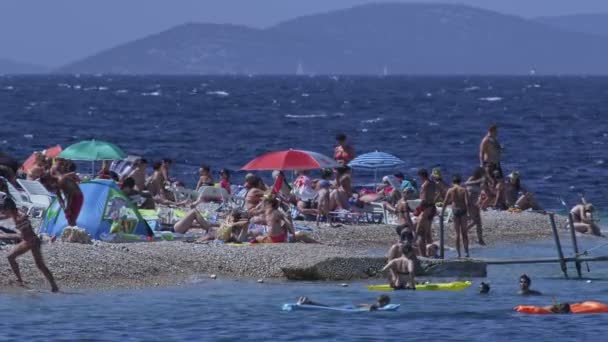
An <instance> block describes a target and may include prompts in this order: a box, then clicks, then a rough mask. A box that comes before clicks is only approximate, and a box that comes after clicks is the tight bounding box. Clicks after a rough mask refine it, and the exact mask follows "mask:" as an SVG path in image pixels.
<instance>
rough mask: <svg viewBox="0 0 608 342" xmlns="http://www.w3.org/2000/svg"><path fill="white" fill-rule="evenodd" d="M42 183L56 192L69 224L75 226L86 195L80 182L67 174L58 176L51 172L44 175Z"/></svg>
mask: <svg viewBox="0 0 608 342" xmlns="http://www.w3.org/2000/svg"><path fill="white" fill-rule="evenodd" d="M41 183H42V184H44V185H45V186H46V187H48V188H49V190H51V191H53V192H55V194H56V195H57V202H59V205H60V206H61V208H62V209H63V212H64V214H65V218H66V220H67V221H68V226H70V227H75V226H76V220H78V216H79V215H80V209H82V204H83V203H84V196H83V194H82V191H80V187H79V186H78V183H76V182H75V181H74V180H73V179H72V178H71V177H68V176H67V175H66V176H62V177H59V178H58V177H54V176H52V175H50V174H47V175H44V176H43V178H42V179H41Z"/></svg>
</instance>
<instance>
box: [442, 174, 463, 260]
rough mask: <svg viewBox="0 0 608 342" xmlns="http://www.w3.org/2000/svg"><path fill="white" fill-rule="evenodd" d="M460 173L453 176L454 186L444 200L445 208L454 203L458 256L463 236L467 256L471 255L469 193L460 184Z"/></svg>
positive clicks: (453, 214)
mask: <svg viewBox="0 0 608 342" xmlns="http://www.w3.org/2000/svg"><path fill="white" fill-rule="evenodd" d="M460 182H461V179H460V175H454V177H452V184H453V186H452V187H451V188H450V189H449V190H448V192H447V194H446V195H445V200H444V201H443V208H444V209H443V210H445V208H446V206H448V205H450V204H451V205H452V216H453V222H454V231H455V232H456V251H457V252H458V257H459V258H460V257H461V256H462V255H461V254H460V239H461V238H462V244H463V246H464V255H465V257H466V258H468V257H469V233H468V230H467V214H468V208H469V195H468V193H467V190H466V189H465V188H463V187H462V186H460Z"/></svg>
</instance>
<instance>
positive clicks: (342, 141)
mask: <svg viewBox="0 0 608 342" xmlns="http://www.w3.org/2000/svg"><path fill="white" fill-rule="evenodd" d="M336 142H337V143H338V144H337V146H336V147H335V148H334V159H335V160H336V162H338V164H340V165H346V164H348V163H349V162H350V161H351V160H353V159H355V149H354V148H353V147H352V145H350V144H349V143H348V142H347V140H346V135H345V134H344V133H339V134H337V135H336Z"/></svg>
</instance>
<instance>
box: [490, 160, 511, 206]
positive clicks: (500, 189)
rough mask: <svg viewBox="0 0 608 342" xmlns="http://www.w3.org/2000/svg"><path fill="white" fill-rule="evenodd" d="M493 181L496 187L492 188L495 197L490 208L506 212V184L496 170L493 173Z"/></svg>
mask: <svg viewBox="0 0 608 342" xmlns="http://www.w3.org/2000/svg"><path fill="white" fill-rule="evenodd" d="M494 179H495V180H496V187H495V188H494V193H495V197H494V203H493V205H492V207H494V209H495V210H507V209H509V207H508V206H507V198H506V197H507V196H506V184H505V182H504V180H503V178H502V175H501V173H500V172H499V171H498V170H496V171H494Z"/></svg>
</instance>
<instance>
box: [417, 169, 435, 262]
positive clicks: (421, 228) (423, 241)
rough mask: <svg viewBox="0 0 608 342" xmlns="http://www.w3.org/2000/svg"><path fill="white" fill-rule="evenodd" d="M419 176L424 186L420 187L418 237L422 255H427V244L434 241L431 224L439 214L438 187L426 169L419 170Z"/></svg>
mask: <svg viewBox="0 0 608 342" xmlns="http://www.w3.org/2000/svg"><path fill="white" fill-rule="evenodd" d="M418 177H420V181H421V183H422V186H421V187H420V200H421V202H420V206H419V207H418V209H417V211H418V212H419V213H420V214H419V216H418V223H417V225H416V236H417V237H418V249H419V251H420V254H421V255H422V256H426V245H428V244H430V243H432V242H433V233H432V230H431V228H432V227H431V225H432V223H433V217H435V214H437V207H435V198H436V197H437V189H436V185H435V182H433V181H432V180H430V179H429V172H428V171H427V170H426V169H421V170H420V171H418Z"/></svg>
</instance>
